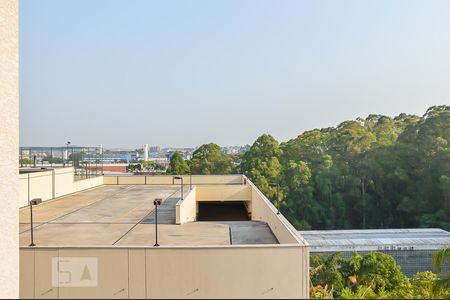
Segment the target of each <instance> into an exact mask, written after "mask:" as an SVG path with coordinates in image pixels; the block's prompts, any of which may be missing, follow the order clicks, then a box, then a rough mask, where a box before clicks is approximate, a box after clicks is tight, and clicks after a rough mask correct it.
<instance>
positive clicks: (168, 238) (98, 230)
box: [20, 185, 278, 246]
mask: <svg viewBox="0 0 450 300" xmlns="http://www.w3.org/2000/svg"><path fill="white" fill-rule="evenodd" d="M188 190H189V187H186V188H185V191H184V193H185V194H186V193H187V192H188ZM155 198H162V199H164V200H163V204H162V205H161V206H160V208H159V209H158V242H159V244H160V245H167V246H177V245H178V246H201V245H230V244H277V243H278V241H277V239H276V238H275V236H274V235H273V233H272V231H271V230H270V228H269V227H268V226H267V224H265V223H263V222H254V221H244V222H242V221H241V222H192V223H186V224H183V225H175V205H176V203H177V202H178V200H179V199H180V187H179V185H158V186H155V185H104V186H100V187H97V188H94V189H90V190H86V191H83V192H79V193H75V194H72V195H68V196H64V197H60V198H57V199H54V200H49V201H46V202H44V203H42V204H40V205H38V206H35V207H33V217H34V240H35V243H36V245H38V246H111V245H120V246H153V244H154V242H155V236H154V235H155V225H154V212H153V210H154V206H153V200H154V199H155ZM29 222H30V215H29V208H28V207H24V208H22V209H20V245H21V246H27V245H28V244H29V243H30V223H29Z"/></svg>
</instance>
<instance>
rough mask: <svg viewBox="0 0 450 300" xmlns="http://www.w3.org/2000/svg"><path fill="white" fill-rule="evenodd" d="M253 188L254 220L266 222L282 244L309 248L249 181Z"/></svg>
mask: <svg viewBox="0 0 450 300" xmlns="http://www.w3.org/2000/svg"><path fill="white" fill-rule="evenodd" d="M247 184H248V185H249V186H250V188H251V199H252V201H251V213H252V220H258V221H264V222H266V223H267V224H268V225H269V227H270V229H271V230H272V232H273V233H274V234H275V236H276V237H277V239H278V241H279V242H280V244H299V245H303V246H306V247H308V248H309V245H308V243H307V242H306V241H305V240H304V239H303V238H302V237H301V236H300V235H299V234H298V233H297V231H296V229H295V228H294V226H292V224H291V223H289V221H288V220H287V219H286V218H285V217H284V216H283V215H282V214H277V209H276V208H275V206H274V205H273V204H272V203H271V202H270V201H269V199H267V197H266V196H264V194H263V193H262V192H261V191H260V190H259V189H258V188H257V187H256V186H255V185H254V184H253V182H251V181H250V180H248V179H247Z"/></svg>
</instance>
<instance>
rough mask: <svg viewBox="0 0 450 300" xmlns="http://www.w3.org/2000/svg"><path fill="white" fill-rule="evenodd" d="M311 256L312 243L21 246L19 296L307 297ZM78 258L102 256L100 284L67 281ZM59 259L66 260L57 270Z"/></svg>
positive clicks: (96, 272)
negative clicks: (112, 246) (81, 284)
mask: <svg viewBox="0 0 450 300" xmlns="http://www.w3.org/2000/svg"><path fill="white" fill-rule="evenodd" d="M306 256H308V253H307V249H306V248H303V247H298V246H283V245H264V246H226V247H224V246H222V247H215V246H210V247H163V246H161V247H158V248H145V247H142V248H139V247H115V248H110V247H95V248H93V247H59V248H58V247H36V248H21V251H20V262H21V263H20V275H21V278H20V283H21V285H20V297H21V298H42V297H44V298H59V299H67V298H80V299H83V298H84V299H92V298H122V299H126V298H149V299H169V298H172V299H173V298H179V299H186V298H195V299H205V298H206V299H223V298H228V299H233V298H234V299H236V298H239V299H242V298H251V299H255V298H271V299H273V298H280V299H287V298H291V299H292V298H295V299H306V298H307V297H308V289H309V287H308V265H307V264H306V263H307V262H306V261H305V260H303V259H302V258H303V257H306ZM74 258H76V259H77V260H82V259H83V258H87V259H88V260H92V259H93V260H95V261H96V264H94V265H93V266H89V268H91V267H93V269H90V270H89V272H90V274H91V276H92V277H94V279H97V280H96V281H97V282H96V284H93V285H92V286H89V287H86V286H85V287H83V286H77V282H71V283H69V286H70V284H72V286H71V287H68V286H67V280H65V279H66V278H67V272H70V271H73V270H71V269H67V268H69V267H70V265H69V264H67V262H70V260H73V259H74ZM55 259H56V260H58V259H64V261H65V262H66V264H65V265H64V264H59V269H58V264H55V263H54V262H53V261H54V260H55ZM75 271H76V270H75ZM75 273H76V272H74V276H75ZM55 276H56V285H55V284H54V282H52V278H54V277H55ZM58 276H59V277H58ZM60 278H61V280H60V281H59V279H60ZM58 281H59V282H58Z"/></svg>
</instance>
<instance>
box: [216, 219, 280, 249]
mask: <svg viewBox="0 0 450 300" xmlns="http://www.w3.org/2000/svg"><path fill="white" fill-rule="evenodd" d="M220 223H221V224H226V225H228V226H229V227H230V235H231V243H232V244H233V245H242V244H246V245H250V244H279V243H278V240H277V238H276V237H275V235H274V234H273V232H272V230H271V229H270V227H269V225H267V223H265V222H260V221H233V222H220Z"/></svg>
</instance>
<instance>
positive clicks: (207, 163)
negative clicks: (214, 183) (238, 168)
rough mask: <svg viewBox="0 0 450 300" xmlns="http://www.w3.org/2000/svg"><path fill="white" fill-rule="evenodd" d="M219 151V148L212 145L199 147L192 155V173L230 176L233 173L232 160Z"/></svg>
mask: <svg viewBox="0 0 450 300" xmlns="http://www.w3.org/2000/svg"><path fill="white" fill-rule="evenodd" d="M220 150H221V148H220V146H219V145H217V144H214V143H209V144H204V145H201V146H200V147H199V148H198V149H197V150H195V151H194V153H193V155H192V159H191V171H192V173H193V174H205V175H209V174H230V173H231V172H232V171H233V159H232V158H231V157H230V156H228V155H226V154H223V153H222V152H221V151H220Z"/></svg>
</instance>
